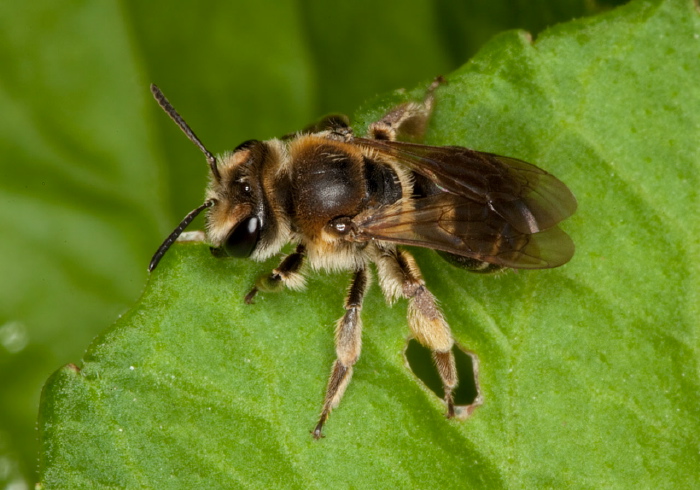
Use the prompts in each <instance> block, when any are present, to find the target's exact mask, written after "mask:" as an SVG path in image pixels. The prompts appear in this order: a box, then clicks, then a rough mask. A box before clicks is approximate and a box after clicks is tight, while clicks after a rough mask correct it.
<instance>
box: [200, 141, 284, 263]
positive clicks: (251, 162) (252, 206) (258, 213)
mask: <svg viewBox="0 0 700 490" xmlns="http://www.w3.org/2000/svg"><path fill="white" fill-rule="evenodd" d="M267 154H268V147H267V145H266V144H265V143H263V142H260V141H256V140H249V141H246V142H244V143H241V144H240V145H238V146H237V147H236V149H235V150H233V152H230V153H227V154H225V155H223V156H222V157H221V158H220V159H219V162H220V164H219V167H218V176H217V174H214V173H213V172H212V175H211V182H210V185H209V190H208V191H207V200H212V201H214V205H213V206H212V207H211V209H210V210H209V212H208V213H207V236H208V238H209V242H210V244H211V245H212V247H213V248H212V252H213V253H214V255H216V256H217V257H222V256H223V257H240V258H245V257H250V256H251V255H252V254H253V252H254V251H255V249H256V247H257V245H258V244H259V243H260V238H261V235H262V234H263V231H265V232H267V224H268V222H269V221H271V217H270V216H269V213H268V208H269V206H268V205H267V202H266V199H265V196H264V193H263V189H262V184H261V180H262V178H261V171H262V168H263V166H264V164H265V160H266V158H267V156H268V155H267Z"/></svg>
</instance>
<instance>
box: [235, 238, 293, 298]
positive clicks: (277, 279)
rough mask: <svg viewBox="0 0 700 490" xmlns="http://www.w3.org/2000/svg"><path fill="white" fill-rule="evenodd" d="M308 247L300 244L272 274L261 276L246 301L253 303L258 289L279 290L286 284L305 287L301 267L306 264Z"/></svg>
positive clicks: (290, 286)
mask: <svg viewBox="0 0 700 490" xmlns="http://www.w3.org/2000/svg"><path fill="white" fill-rule="evenodd" d="M305 255H306V248H305V247H304V246H303V245H299V246H298V247H297V249H296V251H295V252H294V253H291V254H289V255H287V256H286V257H285V258H284V259H283V260H282V262H281V263H280V265H279V266H278V267H277V268H276V269H274V270H273V271H272V272H271V273H270V274H267V275H264V276H261V277H260V278H258V280H257V281H256V283H255V286H253V288H252V289H251V290H250V292H249V293H248V294H246V295H245V298H244V301H245V302H246V303H247V304H251V303H253V298H254V297H255V295H256V294H257V293H258V291H266V292H277V291H279V290H280V289H282V288H283V287H284V286H287V287H289V288H291V289H301V288H303V287H304V284H305V282H304V276H303V275H302V274H301V272H300V271H301V267H302V266H303V265H304V257H305Z"/></svg>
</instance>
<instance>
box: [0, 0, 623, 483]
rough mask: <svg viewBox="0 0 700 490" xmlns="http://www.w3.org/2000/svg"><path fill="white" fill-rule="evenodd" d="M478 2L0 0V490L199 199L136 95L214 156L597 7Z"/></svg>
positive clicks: (180, 146) (195, 184)
mask: <svg viewBox="0 0 700 490" xmlns="http://www.w3.org/2000/svg"><path fill="white" fill-rule="evenodd" d="M613 1H618V0H613ZM478 3H479V1H478V0H467V1H466V2H461V3H459V5H456V4H454V3H453V2H449V1H447V2H443V1H439V2H434V1H432V0H401V1H385V2H369V1H368V0H358V1H356V2H350V3H348V2H341V3H338V4H337V5H334V6H333V7H332V8H331V7H329V5H328V2H322V1H318V0H313V1H311V0H309V1H304V2H293V1H286V2H284V1H275V2H244V1H241V0H238V1H235V0H234V1H229V2H223V3H222V2H188V1H184V0H152V1H149V2H137V1H122V2H109V1H107V2H71V1H67V0H62V1H61V0H59V1H56V0H34V1H32V2H12V1H5V2H0V66H1V69H0V114H2V118H0V156H1V157H2V163H1V164H0V204H1V205H0V230H2V240H0V277H2V278H3V280H2V281H0V400H1V401H2V403H0V487H2V488H4V487H5V486H8V487H10V488H18V487H22V486H24V487H31V486H32V485H33V483H34V481H35V480H36V474H35V473H36V452H37V449H38V443H37V440H36V439H37V438H36V428H35V426H36V411H37V408H38V404H39V396H40V391H41V387H42V385H43V384H44V382H45V380H46V378H47V376H49V374H50V373H51V372H53V371H54V370H55V369H56V368H57V367H58V366H61V365H63V364H65V363H67V362H71V361H75V360H77V359H79V358H80V357H81V356H82V354H83V353H84V350H85V346H86V345H87V344H88V343H89V341H90V339H92V338H93V337H94V336H95V335H96V334H97V333H98V332H100V331H101V330H103V329H104V327H105V326H106V325H108V324H109V323H111V322H112V321H114V318H116V317H117V316H118V315H119V314H120V313H122V312H124V311H125V310H126V309H127V308H128V307H129V306H130V305H132V304H134V302H135V301H136V299H137V298H138V296H139V294H140V293H141V291H142V289H143V284H144V280H145V279H146V271H145V264H147V263H148V259H149V257H150V255H151V254H152V253H153V251H154V249H155V247H157V245H158V243H159V242H160V240H162V237H163V236H165V234H166V233H168V232H169V231H170V230H171V229H172V226H173V223H175V222H177V220H178V219H179V218H180V217H181V216H183V215H184V214H185V213H186V212H188V211H189V210H190V209H192V208H193V207H194V206H195V205H196V204H197V203H198V202H200V200H201V194H202V189H203V187H204V185H205V182H206V174H205V172H204V171H203V169H204V168H205V167H204V165H203V162H202V158H201V155H200V154H199V153H198V152H197V150H196V148H194V147H193V146H192V145H191V144H190V142H189V141H187V140H186V138H183V137H182V134H181V133H179V132H178V131H174V130H173V126H172V123H171V121H170V120H168V118H167V117H165V116H164V114H163V113H162V112H161V111H160V110H159V109H158V107H157V106H156V104H155V103H154V102H153V100H152V98H151V97H150V94H149V93H148V84H149V83H150V82H156V83H158V84H160V86H161V87H162V88H163V90H164V91H165V93H166V94H168V97H170V98H171V100H172V101H173V102H174V103H175V105H176V107H177V108H178V109H179V110H180V111H181V112H182V113H183V115H184V116H185V117H186V118H187V120H188V121H189V122H190V123H191V125H192V127H193V128H195V129H196V131H197V133H198V134H200V135H201V136H202V139H203V140H204V141H205V143H206V144H207V145H208V146H209V147H211V149H212V150H215V151H220V150H225V149H229V148H231V147H233V146H235V145H236V144H238V143H239V142H241V141H243V140H245V139H248V138H251V137H256V138H261V139H264V138H267V137H270V136H273V135H279V134H283V133H287V132H289V131H292V130H296V129H298V128H299V127H302V126H303V125H305V124H306V123H308V122H309V121H310V120H313V119H315V118H317V117H318V116H320V115H321V114H323V113H326V112H331V111H338V110H341V111H342V110H344V111H349V110H351V109H354V108H356V107H357V106H358V105H359V104H360V102H362V101H363V100H365V99H367V98H368V97H371V96H373V95H374V94H377V93H381V92H385V91H387V90H390V89H393V88H395V87H399V86H404V87H405V86H413V85H415V84H417V83H418V82H419V81H421V80H427V79H429V78H431V77H433V76H435V75H436V74H438V73H449V72H450V71H452V70H454V69H455V68H457V67H458V66H459V65H461V64H462V63H463V62H464V60H466V59H467V57H468V55H469V54H471V53H474V52H475V51H476V49H477V47H478V46H479V45H481V44H482V43H483V42H484V41H485V40H486V39H487V38H488V37H490V36H492V35H493V34H494V33H496V32H499V31H501V30H503V29H505V28H510V27H523V28H527V29H530V30H534V31H539V30H541V29H542V28H543V27H544V26H545V25H547V24H552V23H554V22H556V21H560V20H565V19H569V18H573V17H580V16H582V15H585V14H590V13H591V12H594V11H598V10H599V9H600V8H601V7H600V5H601V3H595V4H594V3H592V2H589V1H588V0H567V1H565V2H563V1H562V0H542V1H540V2H537V4H536V5H533V4H532V3H530V2H528V3H527V4H523V5H515V6H514V5H513V4H512V1H511V0H500V1H498V2H496V1H493V2H489V4H488V5H487V6H479V5H476V4H478ZM606 3H609V2H607V1H606ZM368 12H369V13H370V15H368Z"/></svg>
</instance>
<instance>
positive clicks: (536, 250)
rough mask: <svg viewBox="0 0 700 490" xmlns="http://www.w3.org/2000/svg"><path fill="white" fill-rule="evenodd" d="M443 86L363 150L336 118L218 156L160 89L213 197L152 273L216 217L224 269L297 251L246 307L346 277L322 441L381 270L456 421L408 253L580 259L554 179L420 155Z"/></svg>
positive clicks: (473, 157)
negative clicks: (317, 280) (198, 157)
mask: <svg viewBox="0 0 700 490" xmlns="http://www.w3.org/2000/svg"><path fill="white" fill-rule="evenodd" d="M442 82H443V80H442V79H438V80H436V81H435V82H434V83H433V84H432V85H431V86H430V88H429V89H428V90H427V95H426V97H425V99H424V100H423V102H422V103H405V104H403V105H400V106H398V107H396V108H395V109H393V110H391V111H390V112H389V113H387V114H386V115H385V116H384V117H383V118H382V119H381V120H379V121H376V122H374V123H372V124H371V125H370V126H369V129H368V134H367V135H366V137H364V138H359V137H356V136H355V135H354V134H353V132H352V129H350V127H349V125H348V121H347V119H346V118H345V117H344V116H330V117H327V118H325V119H323V120H322V121H320V122H319V123H317V124H316V125H314V126H311V127H309V128H307V129H305V130H303V131H301V132H299V133H296V134H294V135H291V136H287V137H284V138H282V139H272V140H269V141H256V140H250V141H246V142H245V143H242V144H240V145H239V146H238V147H237V148H235V149H234V150H233V151H232V152H229V153H225V154H223V155H221V156H214V155H213V154H212V153H211V152H209V150H207V149H206V148H205V147H204V145H203V144H202V143H201V141H200V140H199V139H198V138H197V136H196V135H195V134H194V133H193V132H192V130H191V129H190V128H189V126H188V125H187V124H186V123H185V121H184V120H183V119H182V117H180V115H179V114H178V113H177V112H176V111H175V109H174V108H173V107H172V105H170V103H169V102H168V100H167V99H166V98H165V96H164V95H163V93H162V92H161V91H160V90H159V89H158V87H156V86H155V85H152V86H151V91H152V92H153V95H154V96H155V98H156V100H157V101H158V103H159V104H160V106H161V107H162V108H163V110H165V112H166V113H167V114H168V115H169V116H170V117H171V118H172V119H173V120H174V121H175V123H176V124H177V125H178V126H179V127H180V129H182V131H183V132H184V133H185V134H186V135H187V137H188V138H189V139H190V140H191V141H192V142H193V143H194V144H195V145H197V147H199V149H200V150H201V151H202V152H203V153H204V155H205V156H206V158H207V161H208V163H209V169H210V183H209V187H208V189H207V193H206V199H205V201H204V203H203V204H202V205H201V206H199V207H198V208H196V209H194V210H193V211H191V212H190V213H189V214H188V215H187V216H186V217H185V218H184V219H183V220H182V222H181V223H180V224H179V225H178V227H177V228H176V229H175V230H174V231H173V232H172V233H171V234H170V236H169V237H168V238H167V239H166V240H165V242H164V243H163V244H162V245H161V247H160V248H159V249H158V251H157V252H156V253H155V255H154V256H153V259H152V261H151V264H150V266H149V270H151V271H152V270H153V269H154V268H155V267H156V266H157V264H158V262H159V261H160V259H161V258H162V256H163V255H164V254H165V252H166V251H167V250H168V248H169V247H170V246H171V245H172V243H173V242H174V241H175V240H176V239H177V237H178V236H179V235H180V234H181V233H182V232H183V230H184V229H185V227H187V225H188V224H189V223H190V222H191V221H192V220H193V219H194V217H195V216H196V215H198V214H199V213H200V212H202V211H203V210H205V209H208V212H207V217H206V223H207V224H206V234H207V240H208V242H209V243H210V244H211V246H212V252H213V253H214V255H216V256H230V257H250V258H252V259H253V260H258V261H262V260H265V259H267V258H269V257H271V256H273V255H276V254H278V253H279V252H280V251H281V249H282V247H283V246H284V245H286V244H288V243H291V244H293V245H294V246H296V250H295V251H294V252H293V253H291V254H289V255H287V256H286V257H285V258H284V259H283V260H282V261H281V263H280V265H279V266H278V267H277V268H276V269H274V270H273V271H272V273H270V274H267V275H265V276H263V277H261V278H260V279H259V280H258V281H257V283H256V285H255V286H254V287H253V288H252V290H251V291H250V292H249V293H248V294H247V295H246V296H245V301H246V302H247V303H251V302H252V300H253V297H254V296H255V294H256V293H257V292H258V291H277V290H279V289H282V288H283V287H284V286H286V287H289V288H293V289H300V288H302V287H303V286H304V276H303V273H304V269H305V265H306V264H308V265H309V266H311V268H312V269H314V270H328V271H349V272H350V273H351V274H352V280H351V282H350V287H349V289H348V293H347V296H346V298H345V314H344V315H343V316H342V317H341V318H340V319H339V320H338V322H337V325H336V331H335V345H336V353H337V359H336V360H335V362H334V363H333V367H332V370H331V375H330V379H329V381H328V387H327V389H326V396H325V400H324V402H323V408H322V410H321V415H320V417H319V420H318V424H317V425H316V427H315V428H314V429H313V432H312V434H313V436H314V437H315V438H317V439H318V438H320V437H322V429H323V425H324V423H325V422H326V419H327V418H328V416H329V414H330V412H331V410H332V409H333V408H335V407H337V406H338V404H339V402H340V400H341V398H342V396H343V393H344V392H345V389H346V388H347V386H348V384H349V382H350V378H351V376H352V371H353V366H354V365H355V363H356V362H357V359H358V357H359V355H360V347H361V333H362V320H361V317H360V312H361V310H362V300H363V297H364V295H365V292H366V291H367V288H368V286H369V282H370V273H369V267H370V264H374V266H375V267H376V269H377V274H378V277H379V285H380V287H381V289H382V292H383V293H384V296H385V298H386V300H387V302H388V303H390V304H391V303H393V302H394V301H395V300H397V299H399V298H407V300H408V325H409V327H410V330H411V332H412V334H413V335H414V336H415V338H416V339H417V340H418V341H419V342H420V343H421V344H423V345H425V346H426V347H428V348H429V349H431V351H432V353H433V358H434V361H435V364H436V366H437V370H438V372H439V374H440V378H441V379H442V384H443V386H444V390H445V404H446V406H447V417H452V416H454V414H455V408H454V402H453V399H452V391H453V389H454V388H455V386H456V385H457V372H456V369H455V361H454V357H453V354H452V345H453V342H454V341H453V338H452V333H451V331H450V327H449V326H448V324H447V322H446V321H445V318H444V317H443V315H442V313H441V311H440V309H439V308H438V306H437V304H436V302H435V298H434V297H433V295H432V294H431V293H430V291H428V289H427V287H426V285H425V282H424V281H423V278H422V276H421V272H420V269H419V268H418V265H417V264H416V261H415V260H414V258H413V256H412V255H411V254H410V253H409V252H408V251H406V250H404V249H403V248H400V245H412V246H417V247H426V248H431V249H434V250H436V251H437V252H438V253H439V254H440V255H441V256H442V257H443V258H445V259H446V260H447V261H449V262H451V263H452V264H454V265H457V266H459V267H462V268H464V269H467V270H469V271H472V272H482V273H483V272H493V271H496V270H499V269H503V268H514V269H545V268H551V267H558V266H560V265H562V264H564V263H566V262H567V261H568V260H569V259H570V258H571V257H572V255H573V253H574V245H573V242H572V241H571V239H570V238H569V236H568V235H567V234H566V233H564V232H563V231H562V230H560V229H559V228H558V227H557V223H559V222H560V221H562V220H564V219H565V218H567V217H569V216H571V215H572V214H573V213H574V211H575V210H576V199H575V198H574V196H573V195H572V193H571V192H570V191H569V189H568V188H567V187H566V185H564V184H563V183H562V182H561V181H559V180H558V179H557V178H556V177H554V176H552V175H550V174H549V173H547V172H545V171H544V170H540V169H539V168H537V167H535V166H533V165H531V164H529V163H525V162H523V161H520V160H516V159H514V158H507V157H502V156H498V155H493V154H489V153H482V152H478V151H474V150H470V149H467V148H462V147H459V146H441V147H437V146H425V145H420V144H415V143H409V142H405V141H406V140H413V141H416V140H418V141H419V140H420V138H421V137H422V135H423V132H424V131H425V127H426V123H427V121H428V119H429V117H430V114H431V111H432V108H433V104H434V92H435V89H436V88H437V87H438V86H439V84H440V83H442Z"/></svg>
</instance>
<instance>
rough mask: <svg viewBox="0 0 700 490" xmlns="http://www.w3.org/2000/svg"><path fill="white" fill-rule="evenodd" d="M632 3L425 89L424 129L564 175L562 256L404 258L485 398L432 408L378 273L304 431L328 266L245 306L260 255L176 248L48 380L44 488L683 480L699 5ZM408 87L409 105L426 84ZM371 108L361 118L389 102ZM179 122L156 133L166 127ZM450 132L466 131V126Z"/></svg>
mask: <svg viewBox="0 0 700 490" xmlns="http://www.w3.org/2000/svg"><path fill="white" fill-rule="evenodd" d="M695 7H696V6H695V5H693V4H692V3H691V2H682V1H678V0H668V1H656V2H650V1H638V2H634V3H632V4H630V5H628V6H626V7H623V8H620V9H617V10H615V11H612V12H610V13H608V14H605V15H602V16H600V17H597V18H593V19H588V20H581V21H577V22H572V23H570V24H566V25H561V26H559V27H557V28H554V29H550V30H549V31H547V32H546V33H544V34H543V35H542V36H540V38H539V39H538V40H537V42H535V43H533V42H531V40H530V39H529V38H528V36H526V35H525V34H523V33H521V32H511V33H506V34H503V35H501V36H499V37H498V38H496V39H494V40H493V41H492V42H490V43H489V44H488V45H487V46H485V47H484V49H483V50H482V51H481V52H480V53H479V55H478V56H477V57H476V58H475V59H473V60H472V61H471V62H469V63H468V64H466V65H465V66H464V67H462V68H461V69H459V70H458V71H457V72H455V73H453V74H452V75H451V76H450V77H449V83H448V84H447V85H446V86H444V87H441V88H440V89H439V92H438V103H437V109H436V112H435V117H434V118H433V121H432V124H431V129H430V133H429V137H428V139H429V142H430V143H433V144H463V145H468V146H470V147H473V148H476V149H480V150H484V151H491V152H496V153H500V154H506V155H512V156H515V157H519V158H523V159H525V160H528V161H532V162H537V164H538V165H540V166H541V167H543V168H545V169H546V170H548V171H551V172H552V173H554V174H555V175H557V176H559V177H560V178H562V180H564V181H565V182H567V183H568V184H569V185H570V186H571V188H572V189H573V191H574V192H575V194H576V195H577V197H578V199H579V202H580V209H579V211H578V213H577V214H576V215H575V216H574V217H573V218H572V219H570V220H568V221H567V222H566V223H565V224H564V227H565V228H566V230H567V231H568V232H569V233H570V234H571V235H572V236H573V237H574V239H575V241H576V243H577V246H578V250H577V255H576V256H575V257H574V260H573V261H572V262H571V263H570V264H568V265H567V266H565V267H562V268H560V269H556V270H550V271H534V272H520V273H510V274H506V275H503V276H500V277H497V278H494V277H489V276H485V277H482V276H474V275H468V274H466V273H464V272H462V271H460V270H457V269H453V268H450V267H449V266H448V265H447V264H445V263H444V262H442V261H441V260H440V259H439V258H438V257H437V256H435V255H434V254H433V253H432V252H430V251H424V250H419V251H416V256H417V258H418V260H419V263H420V264H421V266H422V269H423V271H424V274H425V276H426V280H427V282H428V285H429V286H430V288H431V289H432V290H433V292H434V293H435V294H436V296H437V297H438V298H439V299H440V300H441V304H442V305H443V308H444V310H445V314H446V317H447V319H448V320H449V321H450V323H451V325H452V327H453V330H454V332H455V337H456V338H457V340H458V341H459V343H460V344H461V345H462V346H465V347H467V348H468V349H470V350H471V351H473V352H475V353H476V355H477V356H478V358H479V362H480V371H479V382H480V386H481V390H482V396H483V398H484V404H483V406H481V407H479V408H478V409H477V410H476V411H475V412H474V415H473V416H472V417H471V418H470V419H468V420H466V421H448V420H446V419H445V418H444V416H443V411H444V407H443V406H442V402H441V401H440V400H439V399H438V398H437V396H436V395H434V394H433V393H432V392H431V391H430V390H428V389H427V388H425V387H424V386H423V385H422V384H421V383H420V382H419V381H418V380H417V379H416V378H415V377H414V375H413V374H412V373H411V372H410V370H409V369H407V367H406V365H405V362H404V360H403V355H402V352H403V349H404V348H405V344H406V336H407V334H408V331H407V328H406V326H405V318H404V316H405V304H403V303H401V302H400V303H399V304H397V305H395V306H394V307H393V308H388V307H387V306H386V305H385V304H384V302H383V299H382V297H381V295H380V294H379V292H378V289H377V288H376V287H375V288H373V289H372V291H371V292H370V294H369V295H368V298H367V300H366V304H365V307H364V310H363V316H364V320H365V333H364V343H363V353H362V357H361V359H360V361H359V363H358V365H357V367H356V371H355V376H354V379H353V382H352V384H351V386H350V388H349V389H348V392H347V394H346V396H345V398H344V400H343V402H342V404H341V406H340V407H339V408H338V409H337V410H336V411H335V412H334V413H333V415H332V417H331V419H330V420H329V423H328V426H327V428H326V435H327V437H326V438H325V439H324V440H321V441H314V440H313V439H312V438H311V437H310V435H309V433H308V431H309V429H311V428H312V427H313V424H314V422H315V420H316V417H317V415H318V411H319V408H320V403H321V400H322V396H323V392H324V388H325V383H326V378H327V374H328V371H329V368H330V365H331V362H332V361H333V358H334V349H333V344H332V336H333V334H332V331H333V325H334V321H335V320H336V318H337V317H339V316H340V315H341V313H342V297H343V288H344V286H345V284H346V282H347V281H348V277H347V275H346V274H340V275H312V276H311V277H310V281H309V285H308V291H307V292H290V291H286V292H284V293H282V294H278V295H272V294H265V295H261V296H260V297H259V299H258V301H257V303H256V304H255V305H251V306H248V305H245V304H243V302H242V297H243V295H244V294H245V292H246V291H247V290H248V288H249V287H250V285H251V284H252V283H253V282H254V280H255V278H256V277H257V275H259V274H260V273H263V272H264V271H265V270H268V269H269V268H270V267H272V266H274V263H273V262H269V263H267V264H265V265H260V264H255V263H251V262H248V261H239V260H228V261H222V260H217V259H215V258H213V257H212V256H211V255H210V254H209V252H208V249H207V247H206V246H204V245H201V244H179V245H177V246H175V247H174V248H173V249H172V250H171V251H170V253H169V254H168V255H167V256H166V257H165V259H164V260H163V262H162V263H161V266H160V267H159V269H157V270H156V272H155V273H154V274H153V275H152V277H151V279H150V281H149V283H148V286H147V288H146V291H145V292H144V294H143V296H142V298H141V299H140V300H139V302H138V303H137V305H136V306H134V307H133V308H132V309H131V310H130V311H129V313H127V314H126V315H125V316H123V317H122V318H121V319H120V320H119V321H118V322H117V323H116V324H115V325H114V326H113V327H111V328H110V329H109V330H107V331H106V332H105V333H104V334H102V335H101V336H100V337H98V338H97V339H96V340H95V341H94V343H93V344H92V346H91V347H90V348H89V350H88V352H87V354H86V356H85V358H84V361H83V365H82V368H81V369H77V368H75V367H71V366H69V367H66V368H64V369H62V370H60V371H58V372H57V373H56V374H55V375H54V376H53V377H52V378H51V379H50V380H49V382H48V383H47V385H46V388H45V391H44V395H43V401H42V409H41V416H40V434H41V445H42V454H41V459H40V469H41V475H42V481H43V484H44V485H45V486H46V487H47V488H53V487H70V488H98V487H109V486H112V487H130V488H134V487H148V488H168V487H173V488H174V487H188V488H192V487H195V488H196V487H202V488H205V487H233V486H252V487H265V488H268V487H279V486H288V487H303V488H306V487H329V486H333V487H345V486H355V487H376V486H377V485H380V484H381V485H382V486H393V487H408V488H411V487H422V488H425V487H431V486H437V487H448V488H449V487H462V488H463V487H487V488H501V487H514V486H524V487H564V486H576V487H581V486H585V487H598V488H600V487H625V486H629V483H630V482H635V483H636V484H639V485H641V486H644V487H657V486H659V487H675V488H683V487H688V486H691V485H692V483H693V482H694V481H695V478H696V476H697V475H696V473H697V468H698V467H700V457H699V455H698V451H697V442H696V437H695V434H698V433H699V431H700V427H699V425H700V424H699V421H700V416H699V415H700V413H699V412H700V409H699V408H698V407H700V403H699V402H700V400H699V398H700V396H699V393H700V390H698V384H699V379H698V369H697V359H698V332H697V325H698V321H697V320H698V307H697V305H698V298H697V295H698V293H697V291H698V290H699V289H698V281H697V278H698V266H697V260H694V259H695V258H696V257H698V250H697V249H698V241H697V239H696V238H694V237H697V236H700V234H699V232H700V230H699V229H698V228H699V226H698V225H699V223H698V218H697V214H696V213H695V210H696V209H697V208H698V194H697V189H698V171H697V168H698V165H697V162H698V161H699V160H700V150H699V149H698V145H697V141H698V140H699V136H700V129H699V128H700V88H698V85H697V83H696V82H695V80H698V79H700V67H699V65H698V63H697V60H698V55H699V54H700V39H699V38H700V19H699V17H698V12H697V9H696V8H695ZM422 90H423V88H422V87H419V88H418V89H416V90H415V91H414V96H417V95H418V94H420V93H421V92H422ZM396 98H397V97H388V98H382V99H379V100H378V101H377V102H375V103H374V104H372V105H370V106H368V107H367V108H365V109H364V110H363V112H362V113H360V114H359V115H358V118H357V120H358V126H362V125H363V124H366V121H367V120H369V119H370V118H373V117H376V114H377V112H380V111H381V110H383V109H385V108H386V106H387V105H388V104H389V102H388V100H389V99H396ZM174 130H175V129H174V128H173V131H174ZM465 130H466V132H465Z"/></svg>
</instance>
